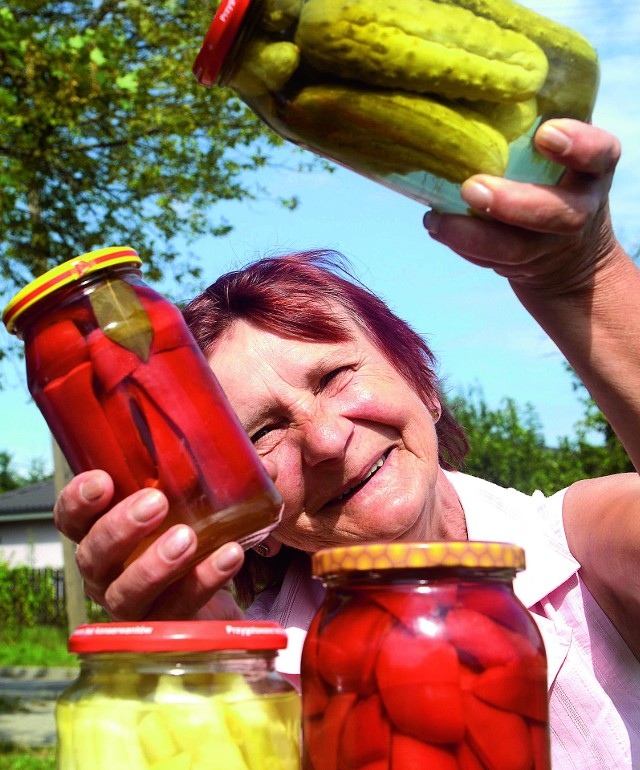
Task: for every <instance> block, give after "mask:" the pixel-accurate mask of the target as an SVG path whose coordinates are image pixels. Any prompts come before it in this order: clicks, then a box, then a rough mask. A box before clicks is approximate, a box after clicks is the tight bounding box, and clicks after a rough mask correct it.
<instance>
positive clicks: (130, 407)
mask: <svg viewBox="0 0 640 770" xmlns="http://www.w3.org/2000/svg"><path fill="white" fill-rule="evenodd" d="M141 264H142V260H141V259H140V257H139V256H138V255H137V254H136V252H135V251H134V250H133V249H131V248H128V247H114V248H106V249H100V250H98V251H92V252H89V253H87V254H83V255H81V256H79V257H77V258H75V259H72V260H69V261H67V262H64V263H63V264H61V265H59V266H58V267H55V268H54V269H52V270H50V271H49V272H47V273H45V274H44V275H42V276H40V277H39V278H36V279H35V280H34V281H32V282H31V283H30V284H28V285H27V286H26V287H25V288H24V289H22V291H20V292H19V293H18V294H17V295H16V296H15V297H14V298H13V299H12V300H11V301H10V302H9V304H8V305H7V307H6V309H5V311H4V313H3V320H4V323H5V324H6V327H7V329H8V331H9V332H12V333H14V334H16V335H17V336H18V337H20V338H21V339H22V340H23V341H24V345H25V358H26V369H27V382H28V386H29V390H30V392H31V394H32V396H33V398H34V400H35V402H36V404H37V406H38V407H39V409H40V411H41V412H42V414H43V416H44V418H45V420H46V422H47V424H48V426H49V428H50V429H51V432H52V434H53V436H54V438H55V440H56V441H57V442H58V444H59V445H60V448H61V450H62V452H63V453H64V455H65V457H66V459H67V461H68V463H69V465H70V467H71V469H72V471H73V472H74V473H79V472H80V471H86V470H90V469H93V468H101V469H103V470H105V471H107V472H108V473H109V474H110V475H111V477H112V478H113V482H114V486H115V499H114V502H117V501H118V500H121V499H123V498H124V497H126V496H127V495H130V494H132V493H133V492H135V491H136V490H138V489H141V488H143V487H155V488H158V489H161V490H162V491H163V492H164V493H165V494H166V495H167V497H168V499H169V514H168V516H167V518H166V519H165V521H164V523H163V525H162V527H161V530H160V531H159V532H156V533H154V535H153V538H156V537H157V536H158V535H159V534H161V532H164V531H166V530H167V529H168V528H169V527H171V526H173V525H174V524H177V523H185V524H188V525H189V526H191V527H192V528H193V529H194V530H195V532H196V534H197V537H198V547H197V550H196V552H195V554H194V556H193V559H192V562H191V563H190V565H189V566H192V564H195V563H196V562H197V561H199V560H201V559H202V558H204V557H205V556H206V555H207V554H208V553H210V552H211V551H213V550H214V549H215V548H217V547H218V546H220V545H222V544H223V543H225V542H229V541H232V540H235V541H237V542H239V543H241V544H242V545H243V546H244V547H245V548H249V547H251V546H252V545H254V544H255V543H257V542H258V541H259V540H261V539H262V538H264V537H265V536H266V534H267V533H268V532H269V531H270V530H272V529H273V528H274V527H275V526H276V525H277V524H278V522H279V519H280V515H281V512H282V501H281V498H280V496H279V494H278V492H277V491H276V489H275V487H274V485H273V483H272V481H271V479H270V478H269V476H268V474H267V473H266V472H265V470H264V467H263V465H262V463H261V462H260V459H259V457H258V455H257V453H256V452H255V450H254V448H253V446H252V444H251V442H250V440H249V438H248V436H247V435H246V433H245V431H244V430H243V428H242V426H241V424H240V422H239V420H238V419H237V417H236V415H235V413H234V412H233V410H232V409H231V406H230V405H229V403H228V401H227V399H226V397H225V395H224V393H223V391H222V388H221V387H220V385H219V383H218V381H217V380H216V378H215V376H214V374H213V372H212V371H211V369H210V367H209V365H208V363H207V361H206V359H205V357H204V355H203V353H202V352H201V351H200V349H199V348H198V346H197V344H196V342H195V340H194V338H193V336H192V334H191V332H190V331H189V329H188V327H187V325H186V323H185V321H184V319H183V317H182V314H181V313H180V311H179V309H178V308H177V307H176V306H175V305H174V304H172V303H171V302H169V301H168V300H167V299H165V298H164V297H163V296H161V295H160V294H158V293H157V292H156V291H154V290H153V289H151V288H150V287H149V286H148V285H146V284H145V283H144V281H143V279H142V273H141V270H140V266H141ZM151 539H152V538H149V539H148V540H146V541H145V542H144V543H142V545H141V546H140V547H139V548H138V549H137V550H136V552H135V553H134V554H133V555H132V556H131V557H130V558H129V559H128V560H127V561H126V563H129V561H131V560H132V559H133V558H134V557H135V556H136V555H138V554H139V553H140V552H141V551H142V550H143V549H144V548H146V547H147V546H148V545H149V543H150V542H151Z"/></svg>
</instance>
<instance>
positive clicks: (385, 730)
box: [301, 541, 550, 770]
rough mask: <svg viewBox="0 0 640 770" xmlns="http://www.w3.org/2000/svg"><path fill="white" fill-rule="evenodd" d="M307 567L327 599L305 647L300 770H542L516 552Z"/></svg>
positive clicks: (354, 551)
mask: <svg viewBox="0 0 640 770" xmlns="http://www.w3.org/2000/svg"><path fill="white" fill-rule="evenodd" d="M312 563H313V573H314V575H315V576H317V577H319V578H322V580H323V582H324V584H325V586H326V589H327V591H326V599H325V601H324V604H323V605H322V607H321V608H320V609H319V611H318V612H317V614H316V616H315V617H314V619H313V621H312V624H311V626H310V628H309V632H308V634H307V638H306V641H305V645H304V648H303V653H302V669H301V672H302V710H303V741H304V754H303V767H304V770H383V769H384V770H414V768H429V770H549V768H550V758H549V736H548V705H547V676H546V657H545V650H544V645H543V642H542V637H541V635H540V633H539V631H538V628H537V626H536V624H535V622H534V620H533V618H532V617H531V615H530V614H529V613H528V611H527V610H526V608H525V607H524V605H522V604H521V603H520V601H519V600H518V599H517V598H516V596H515V594H514V591H513V580H514V577H515V575H516V573H517V572H518V571H519V570H522V569H523V568H524V552H523V551H522V549H520V548H519V547H516V546H513V545H510V544H505V543H486V542H462V541H461V542H425V543H393V544H371V545H354V546H344V547H339V548H332V549H325V550H322V551H319V552H318V553H316V554H315V555H314V556H313V562H312Z"/></svg>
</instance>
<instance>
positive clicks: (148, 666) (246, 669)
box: [56, 620, 300, 770]
mask: <svg viewBox="0 0 640 770" xmlns="http://www.w3.org/2000/svg"><path fill="white" fill-rule="evenodd" d="M286 644H287V637H286V634H285V632H284V629H283V628H282V627H280V626H279V625H278V624H276V623H270V622H257V623H254V622H251V621H234V622H226V621H216V620H214V621H179V622H168V621H162V622H153V623H144V622H142V623H99V624H93V625H84V626H79V627H78V628H77V629H76V630H75V631H74V632H73V634H72V635H71V637H70V640H69V650H70V651H71V652H74V653H76V654H77V655H78V656H79V659H80V675H79V677H78V678H77V680H76V681H75V682H74V683H73V684H72V685H71V686H70V687H68V688H67V689H66V690H65V691H64V692H63V693H62V694H61V695H60V697H59V698H58V701H57V703H56V725H57V763H58V764H57V766H58V770H117V769H122V770H212V768H216V769H217V768H220V770H298V768H299V767H300V696H299V695H298V694H297V693H296V692H295V690H294V689H293V687H292V686H291V685H290V684H289V683H288V682H286V681H285V680H284V679H283V678H281V677H280V675H279V674H277V673H276V672H275V671H274V660H275V656H276V653H277V650H279V649H282V648H284V647H286Z"/></svg>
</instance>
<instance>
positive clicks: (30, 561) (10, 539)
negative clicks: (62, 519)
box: [0, 521, 64, 569]
mask: <svg viewBox="0 0 640 770" xmlns="http://www.w3.org/2000/svg"><path fill="white" fill-rule="evenodd" d="M0 560H2V561H4V562H7V563H8V564H9V565H10V566H11V567H17V566H18V565H21V564H27V565H28V566H30V567H35V568H37V569H40V568H42V567H53V568H54V569H60V568H62V567H63V566H64V561H63V557H62V543H61V542H60V534H59V532H58V530H57V529H56V528H55V526H54V524H53V522H52V521H34V522H31V523H30V524H28V525H27V526H25V524H24V522H15V523H14V522H3V523H2V525H1V526H0Z"/></svg>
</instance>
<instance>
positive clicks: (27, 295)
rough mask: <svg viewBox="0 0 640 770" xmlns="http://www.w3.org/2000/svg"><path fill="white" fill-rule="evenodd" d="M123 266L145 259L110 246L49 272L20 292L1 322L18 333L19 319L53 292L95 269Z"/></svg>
mask: <svg viewBox="0 0 640 770" xmlns="http://www.w3.org/2000/svg"><path fill="white" fill-rule="evenodd" d="M124 264H131V265H141V264H142V260H141V259H140V257H139V256H138V254H137V252H135V251H134V250H133V249H132V248H130V247H129V246H110V247H109V248H106V249H97V250H96V251H89V252H87V253H86V254H81V255H80V256H79V257H74V258H73V259H69V260H67V261H66V262H63V263H62V264H61V265H58V266H57V267H54V268H52V269H51V270H48V271H47V272H46V273H43V274H42V275H40V276H38V278H36V279H35V280H33V281H31V283H28V284H27V285H26V286H25V287H24V289H21V290H20V291H19V292H18V293H17V294H16V295H15V297H13V299H12V300H11V301H10V302H9V304H8V305H7V306H6V307H5V309H4V311H3V313H2V320H3V321H4V324H5V326H6V327H7V331H8V332H10V333H12V334H13V333H15V323H16V319H17V318H18V317H19V316H20V315H21V314H22V313H24V311H25V310H27V309H28V308H30V307H32V306H33V305H34V304H35V303H36V302H38V301H39V300H41V299H43V298H44V297H47V296H49V295H50V294H52V293H53V292H54V291H57V290H58V289H61V288H62V287H63V286H67V285H68V284H70V283H73V282H74V281H78V280H80V279H81V278H83V277H84V276H85V275H86V274H87V273H91V272H93V271H94V270H102V269H103V268H105V267H112V266H113V265H124Z"/></svg>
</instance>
